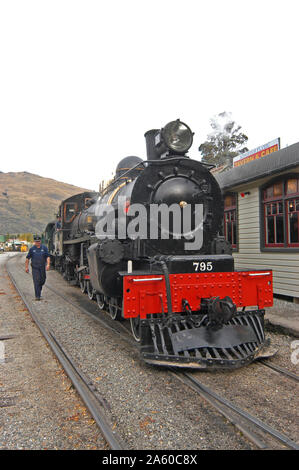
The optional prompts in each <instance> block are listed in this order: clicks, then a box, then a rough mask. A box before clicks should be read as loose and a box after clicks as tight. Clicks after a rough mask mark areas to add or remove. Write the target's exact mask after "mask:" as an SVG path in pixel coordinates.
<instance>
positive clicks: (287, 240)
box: [262, 176, 299, 248]
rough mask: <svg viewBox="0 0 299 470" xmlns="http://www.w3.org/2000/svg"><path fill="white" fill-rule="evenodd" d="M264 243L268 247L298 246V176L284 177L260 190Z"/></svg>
mask: <svg viewBox="0 0 299 470" xmlns="http://www.w3.org/2000/svg"><path fill="white" fill-rule="evenodd" d="M262 195H263V212H264V245H265V247H268V248H281V247H283V248H288V247H299V231H298V219H299V178H298V176H296V177H292V178H290V177H289V178H285V179H283V180H280V181H278V182H275V183H273V184H272V185H270V186H268V187H266V188H264V189H263V191H262Z"/></svg>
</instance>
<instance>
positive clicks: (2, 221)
mask: <svg viewBox="0 0 299 470" xmlns="http://www.w3.org/2000/svg"><path fill="white" fill-rule="evenodd" d="M83 191H88V189H84V188H79V187H77V186H73V185H71V184H66V183H61V182H59V181H56V180H53V179H50V178H43V177H42V176H38V175H34V174H32V173H27V172H26V171H24V172H20V173H13V172H10V173H2V172H0V234H6V233H24V232H31V233H40V232H42V231H43V230H44V228H45V226H46V224H47V223H48V222H49V221H50V220H53V219H54V218H55V214H56V212H57V208H58V206H59V203H60V201H61V200H63V199H67V198H68V197H70V196H73V195H74V194H78V193H81V192H83Z"/></svg>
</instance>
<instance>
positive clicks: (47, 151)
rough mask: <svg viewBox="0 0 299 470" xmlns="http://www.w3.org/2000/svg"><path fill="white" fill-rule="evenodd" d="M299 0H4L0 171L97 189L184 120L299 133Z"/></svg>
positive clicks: (264, 135)
mask: <svg viewBox="0 0 299 470" xmlns="http://www.w3.org/2000/svg"><path fill="white" fill-rule="evenodd" d="M297 5H298V2H297V1H296V0H294V1H291V0H284V2H281V1H276V0H272V1H267V0H259V1H256V0H251V1H248V0H243V1H242V2H240V0H238V1H235V0H226V1H223V0H222V1H218V0H214V1H213V0H210V1H207V0H204V1H201V0H184V1H178V0H150V1H149V0H125V1H124V0H109V1H102V0H97V1H94V0H84V1H83V0H82V1H78V0H58V1H57V0H48V1H44V0H21V1H20V0H14V1H8V0H0V171H3V172H9V171H28V172H31V173H35V174H38V175H40V176H45V177H49V178H54V179H56V180H58V181H63V182H65V183H70V184H74V185H76V186H80V187H82V188H87V189H92V190H97V189H98V186H99V183H100V181H102V180H107V179H110V178H111V176H112V174H113V173H114V171H115V168H116V166H117V163H118V162H119V161H120V160H121V159H122V158H124V157H126V156H129V155H137V156H139V157H141V158H144V159H145V158H146V151H145V139H144V133H145V132H146V131H147V130H149V129H153V128H154V129H158V128H161V127H163V126H165V125H166V124H167V123H168V122H169V121H172V120H175V119H178V118H180V119H181V120H182V121H184V122H186V123H187V124H188V125H189V126H190V127H191V129H192V131H193V132H194V133H195V135H194V144H193V147H192V148H191V150H190V152H189V155H190V156H191V157H192V158H195V159H200V154H199V152H198V146H199V145H200V144H201V143H202V142H204V141H205V140H206V138H207V134H208V133H210V132H211V130H212V129H211V127H210V124H209V121H210V119H211V118H212V117H213V116H214V115H216V114H219V113H221V112H223V111H227V112H230V113H231V115H232V118H233V119H234V120H235V121H236V122H237V123H238V124H239V125H241V126H242V131H243V132H245V134H246V135H247V136H248V137H249V141H248V143H247V147H248V148H249V149H253V148H255V147H258V146H260V145H263V144H264V143H267V142H269V141H271V140H273V139H275V138H277V137H280V138H281V147H286V146H287V145H291V144H294V143H296V142H298V141H299V126H298V122H297V114H298V109H299V92H298V91H299V77H298V74H299V72H298V70H299V67H298V10H299V6H297Z"/></svg>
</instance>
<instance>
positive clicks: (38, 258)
mask: <svg viewBox="0 0 299 470" xmlns="http://www.w3.org/2000/svg"><path fill="white" fill-rule="evenodd" d="M49 256H50V255H49V252H48V248H47V247H46V246H45V245H41V246H40V248H37V247H36V246H32V247H31V248H30V250H29V251H28V255H27V256H26V258H28V259H31V266H32V267H33V268H40V267H44V266H46V262H47V258H48V257H49Z"/></svg>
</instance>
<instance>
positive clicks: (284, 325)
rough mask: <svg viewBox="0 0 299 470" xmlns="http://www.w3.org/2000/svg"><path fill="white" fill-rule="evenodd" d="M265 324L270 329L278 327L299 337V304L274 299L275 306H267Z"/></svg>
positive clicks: (277, 328) (281, 330)
mask: <svg viewBox="0 0 299 470" xmlns="http://www.w3.org/2000/svg"><path fill="white" fill-rule="evenodd" d="M265 324H266V327H267V328H269V329H273V328H274V329H276V330H278V331H280V332H282V333H286V334H289V335H292V336H295V337H297V338H298V337H299V304H296V303H293V302H287V301H285V300H280V299H276V298H275V299H274V304H273V307H271V308H266V315H265Z"/></svg>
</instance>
